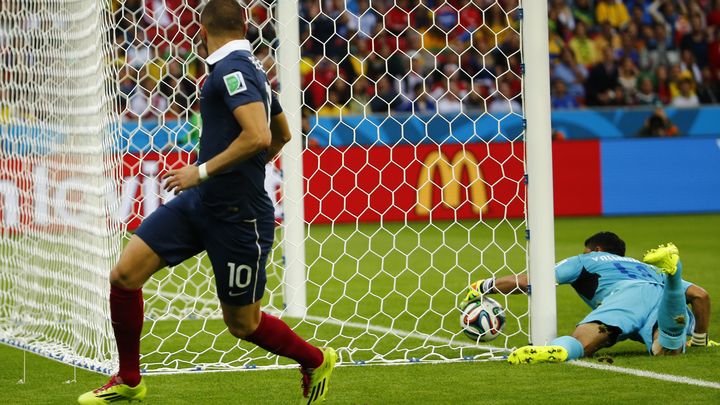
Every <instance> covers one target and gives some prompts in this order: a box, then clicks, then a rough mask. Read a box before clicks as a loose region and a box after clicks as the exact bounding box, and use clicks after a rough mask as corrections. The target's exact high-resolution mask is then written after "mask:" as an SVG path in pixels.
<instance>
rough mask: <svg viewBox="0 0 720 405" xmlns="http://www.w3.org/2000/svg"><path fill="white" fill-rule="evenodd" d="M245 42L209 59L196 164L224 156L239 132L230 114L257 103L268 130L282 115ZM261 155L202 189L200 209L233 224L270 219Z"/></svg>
mask: <svg viewBox="0 0 720 405" xmlns="http://www.w3.org/2000/svg"><path fill="white" fill-rule="evenodd" d="M251 50H252V48H251V45H250V42H249V41H247V40H236V41H231V42H229V43H227V44H225V45H224V46H222V47H221V48H220V49H218V50H217V51H215V52H213V53H212V55H210V56H209V57H208V58H207V63H208V66H209V70H210V72H209V74H208V76H207V78H206V79H205V83H204V84H203V86H202V89H201V93H200V113H201V115H202V123H203V126H202V134H201V138H200V157H199V162H198V164H201V163H203V162H207V161H208V160H210V159H212V158H213V157H214V156H215V155H217V154H219V153H220V152H222V151H224V150H225V149H226V148H227V147H228V146H229V145H230V143H232V142H233V141H234V140H235V139H236V138H237V137H238V136H239V135H240V134H241V132H242V128H241V127H240V124H239V123H238V122H237V120H236V119H235V116H234V115H233V110H235V109H236V108H237V107H240V106H242V105H245V104H249V103H254V102H261V103H263V105H264V106H265V112H266V114H267V121H268V125H269V122H270V116H271V115H276V114H279V113H280V112H282V109H281V108H280V104H279V103H278V102H277V100H276V99H275V98H274V97H273V95H272V91H271V89H270V83H269V82H268V79H267V76H266V75H265V71H264V70H263V67H262V64H261V63H260V61H258V60H257V59H256V58H255V56H253V54H252V52H251ZM266 156H267V152H266V151H262V152H260V153H258V154H256V155H255V156H251V157H250V158H248V159H247V160H245V161H243V162H240V163H239V164H237V165H235V166H234V167H232V168H230V169H228V170H226V171H225V172H223V173H216V174H215V175H214V176H213V177H211V178H210V179H208V180H206V181H205V182H203V183H202V184H200V194H201V197H202V201H203V205H205V206H206V207H208V208H210V209H211V212H213V213H214V215H216V216H218V217H220V218H223V219H227V220H232V221H238V220H249V219H266V218H272V216H273V206H272V203H271V201H270V198H269V197H268V195H267V192H266V191H265V187H264V183H265V159H266Z"/></svg>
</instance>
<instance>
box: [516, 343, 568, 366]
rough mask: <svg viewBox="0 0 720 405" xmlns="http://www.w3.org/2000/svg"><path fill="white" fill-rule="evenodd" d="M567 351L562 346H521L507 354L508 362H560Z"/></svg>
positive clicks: (565, 356)
mask: <svg viewBox="0 0 720 405" xmlns="http://www.w3.org/2000/svg"><path fill="white" fill-rule="evenodd" d="M567 358H568V352H567V349H565V348H564V347H562V346H523V347H521V348H519V349H515V351H514V352H512V353H510V355H509V356H508V359H507V360H508V363H510V364H534V363H562V362H563V361H565V360H567Z"/></svg>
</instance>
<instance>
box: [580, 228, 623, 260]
mask: <svg viewBox="0 0 720 405" xmlns="http://www.w3.org/2000/svg"><path fill="white" fill-rule="evenodd" d="M585 247H586V248H588V249H590V250H595V249H596V248H598V247H599V248H601V249H602V250H603V252H608V253H612V254H615V255H618V256H625V241H624V240H622V239H620V237H619V236H617V235H616V234H614V233H612V232H598V233H596V234H595V235H593V236H591V237H589V238H587V240H585Z"/></svg>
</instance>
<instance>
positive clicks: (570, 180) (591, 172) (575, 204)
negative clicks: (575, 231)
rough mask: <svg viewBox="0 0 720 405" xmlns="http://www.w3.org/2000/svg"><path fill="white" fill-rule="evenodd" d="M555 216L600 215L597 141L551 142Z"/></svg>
mask: <svg viewBox="0 0 720 405" xmlns="http://www.w3.org/2000/svg"><path fill="white" fill-rule="evenodd" d="M552 150H553V190H554V194H553V198H554V200H555V215H557V216H579V215H602V213H603V207H602V178H601V177H602V176H601V172H600V141H598V140H585V141H564V142H553V148H552Z"/></svg>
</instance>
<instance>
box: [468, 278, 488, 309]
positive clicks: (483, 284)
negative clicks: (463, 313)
mask: <svg viewBox="0 0 720 405" xmlns="http://www.w3.org/2000/svg"><path fill="white" fill-rule="evenodd" d="M493 287H495V279H494V278H492V277H491V278H486V279H484V280H478V281H476V282H474V283H472V284H470V287H468V292H467V294H465V299H463V300H462V302H461V303H460V306H461V307H463V308H464V307H465V305H467V304H468V302H471V301H477V300H480V299H482V296H483V294H485V293H487V292H489V291H490V290H492V289H493Z"/></svg>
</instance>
